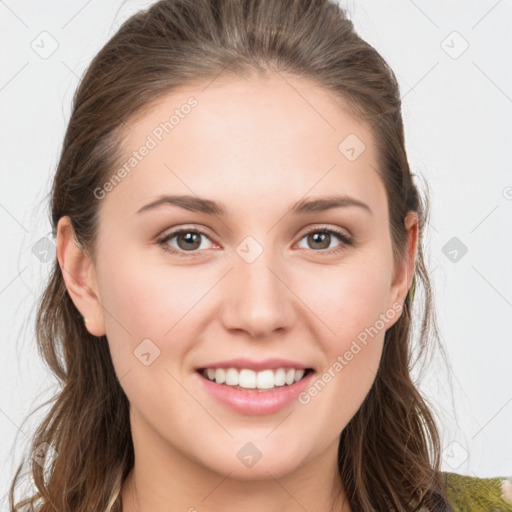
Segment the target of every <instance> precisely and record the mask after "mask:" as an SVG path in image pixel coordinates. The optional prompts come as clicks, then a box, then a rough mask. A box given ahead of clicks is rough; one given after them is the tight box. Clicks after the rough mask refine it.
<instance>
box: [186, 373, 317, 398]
mask: <svg viewBox="0 0 512 512" xmlns="http://www.w3.org/2000/svg"><path fill="white" fill-rule="evenodd" d="M196 372H197V373H198V374H199V375H200V376H201V377H202V378H204V379H206V380H208V381H210V382H213V383H215V384H219V385H221V386H223V387H227V388H232V389H236V390H239V391H246V392H251V391H252V392H258V393H262V392H275V391H279V390H281V389H286V388H289V387H291V386H293V385H294V384H296V383H298V382H300V381H302V380H304V379H306V378H307V377H309V376H310V375H311V374H312V373H315V371H314V370H313V369H312V368H292V367H280V368H275V369H266V370H261V371H255V370H251V369H248V368H242V369H239V368H233V367H230V368H198V369H197V370H196Z"/></svg>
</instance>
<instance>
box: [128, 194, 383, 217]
mask: <svg viewBox="0 0 512 512" xmlns="http://www.w3.org/2000/svg"><path fill="white" fill-rule="evenodd" d="M163 205H173V206H178V207H180V208H183V209H185V210H189V211H191V212H198V213H204V214H206V215H213V216H216V217H227V216H228V209H227V208H226V206H225V205H224V204H223V203H221V202H216V201H213V200H211V199H205V198H201V197H198V196H190V195H163V196H160V197H158V198H157V199H155V200H154V201H151V202H150V203H148V204H146V205H144V206H143V207H142V208H140V209H139V210H137V214H139V213H143V212H146V211H149V210H154V209H156V208H159V207H161V206H163ZM350 206H356V207H359V208H361V209H363V210H365V211H367V212H368V213H370V214H371V215H373V212H372V210H371V208H370V207H369V206H368V205H367V204H366V203H363V202H362V201H360V200H359V199H356V198H354V197H350V196H347V195H342V196H326V197H319V198H314V199H313V198H306V199H301V200H299V201H297V202H296V203H294V204H293V205H291V207H290V208H289V210H290V213H291V214H292V215H306V214H308V213H314V212H323V211H327V210H331V209H333V208H347V207H350Z"/></svg>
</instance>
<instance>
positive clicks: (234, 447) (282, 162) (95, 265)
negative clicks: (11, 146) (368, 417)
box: [57, 75, 418, 512]
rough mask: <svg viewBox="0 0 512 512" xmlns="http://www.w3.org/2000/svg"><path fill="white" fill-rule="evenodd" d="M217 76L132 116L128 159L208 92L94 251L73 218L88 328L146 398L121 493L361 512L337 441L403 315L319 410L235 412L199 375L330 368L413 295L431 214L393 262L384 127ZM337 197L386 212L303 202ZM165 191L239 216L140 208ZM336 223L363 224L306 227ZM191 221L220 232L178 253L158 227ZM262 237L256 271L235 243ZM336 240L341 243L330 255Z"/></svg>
mask: <svg viewBox="0 0 512 512" xmlns="http://www.w3.org/2000/svg"><path fill="white" fill-rule="evenodd" d="M205 85H206V84H202V85H201V86H197V85H196V86H190V87H186V88H183V89H180V90H177V91H173V92H172V93H171V94H169V95H167V96H166V97H164V98H163V99H160V100H158V102H157V103H155V104H154V105H152V107H151V108H148V109H147V110H146V111H145V112H144V115H143V116H140V117H138V118H137V120H134V121H132V122H131V123H128V125H129V130H128V132H127V134H126V139H125V146H124V147H125V149H126V155H127V157H128V156H129V155H130V154H131V152H132V151H133V150H135V149H137V148H139V147H140V146H141V144H143V143H144V140H145V139H146V137H147V135H148V134H150V133H151V132H152V130H153V129H154V128H155V126H157V125H158V124H159V123H160V122H162V121H164V120H166V119H168V116H169V115H168V112H172V111H173V110H174V109H175V108H178V107H179V106H180V105H183V104H184V103H185V102H186V101H187V99H188V98H189V97H190V96H194V97H195V98H196V99H197V100H198V106H197V107H195V108H194V109H193V110H192V111H191V113H190V114H189V115H188V116H186V117H185V118H184V119H181V120H180V123H179V125H177V126H176V127H175V128H174V130H173V131H171V132H170V133H169V134H167V135H165V137H164V138H163V140H162V141H161V142H160V143H159V144H158V146H157V147H156V148H154V149H152V150H151V152H150V153H149V154H148V156H146V157H145V158H144V159H143V160H142V161H141V162H140V163H139V164H138V165H137V167H136V168H135V169H134V171H132V172H131V173H129V174H128V175H127V176H126V177H125V178H124V180H123V181H122V182H121V183H120V184H119V185H117V186H116V187H115V188H114V189H113V190H112V191H110V192H109V193H108V194H107V195H106V197H105V198H103V199H101V200H99V202H100V205H99V206H100V217H99V232H98V239H97V247H96V250H97V256H96V258H95V261H92V260H91V259H90V258H89V257H88V255H87V254H86V253H85V252H84V251H83V250H81V249H80V248H79V247H78V246H77V245H76V244H75V243H74V242H73V236H72V227H71V226H70V223H69V219H68V218H66V217H63V218H62V219H61V220H60V221H59V225H58V235H57V255H58V260H59V263H60V266H61V268H62V269H63V270H65V271H64V272H63V274H64V278H65V281H66V286H67V288H68V290H69V293H70V295H71V298H72V300H73V302H74V304H75V305H76V307H77V309H78V310H79V311H80V312H81V313H82V315H83V316H84V317H85V318H86V319H87V323H86V328H87V329H88V330H89V332H90V333H91V334H93V335H95V336H102V335H104V334H106V335H107V338H108V343H109V346H110V350H111V354H112V359H113V363H114V367H115V370H116V373H117V375H118V377H119V379H120V382H121V385H122V387H123V389H124V391H125V393H126V395H127V397H128V399H129V401H130V415H131V416H130V421H131V428H132V435H133V442H134V448H135V460H136V461H135V467H134V470H133V471H132V472H131V473H130V475H129V477H128V478H127V480H126V481H125V483H124V485H123V489H122V498H123V504H124V511H125V512H138V511H139V510H140V511H143V510H151V511H153V512H160V511H162V512H163V511H168V510H170V507H171V506H172V510H183V511H185V510H190V511H192V510H195V509H197V510H198V511H201V512H203V511H218V510H225V511H235V510H244V511H249V512H251V511H255V512H256V511H261V510H272V511H273V510H275V511H278V510H279V511H283V512H292V511H299V510H301V511H303V510H308V511H311V512H313V511H318V512H320V511H322V512H323V511H326V510H338V511H339V510H344V511H348V510H350V509H349V507H348V505H347V504H346V503H345V504H344V505H343V508H342V503H343V502H344V490H343V485H342V483H341V482H340V479H339V475H338V471H337V462H336V457H337V449H338V443H339V437H340V434H341V432H342V431H343V429H344V427H345V426H346V425H347V423H348V422H349V421H350V419H351V418H352V417H353V415H354V414H355V413H356V412H357V410H358V408H359V407H360V405H361V404H362V402H363V400H364V398H365V397H366V395H367V394H368V392H369V390H370V388H371V386H372V383H373V381H374V378H375V373H376V371H377V368H378V366H379V362H380V358H381V354H382V346H383V340H384V334H385V330H386V329H388V328H389V327H391V326H392V325H393V323H394V322H396V320H398V318H399V314H400V313H398V314H395V315H394V318H391V319H389V320H387V321H386V324H385V327H384V328H382V329H380V330H379V332H378V334H377V335H375V336H374V337H373V338H370V339H369V340H370V341H369V342H368V343H367V345H366V346H364V348H363V349H362V350H361V351H360V352H358V354H357V355H355V356H354V357H353V359H352V360H351V361H349V362H348V363H347V364H346V366H344V367H343V369H342V371H340V372H338V373H336V376H335V377H334V378H333V379H332V380H331V382H329V383H328V384H327V385H326V386H325V388H324V389H323V390H322V391H321V393H319V394H318V395H317V396H316V397H314V398H311V400H310V402H309V403H307V404H301V403H299V402H298V401H294V402H293V403H292V404H291V405H290V406H288V407H286V408H285V409H283V410H281V411H278V412H277V413H274V414H269V415H262V416H248V415H243V414H239V413H236V412H234V411H231V410H229V409H227V408H226V407H225V406H223V405H222V404H220V403H218V402H217V401H216V400H215V399H214V398H212V397H211V396H210V395H209V394H208V393H207V392H206V391H205V390H204V389H203V387H202V386H201V385H200V384H201V382H200V377H199V376H198V375H197V373H196V372H195V369H196V368H197V367H199V366H201V365H202V364H206V363H208V362H212V361H216V360H220V359H229V358H233V357H248V358H251V359H255V360H261V359H266V358H267V357H283V358H287V359H292V360H296V361H299V362H302V363H305V364H307V365H308V366H310V367H312V368H315V369H316V370H317V372H318V375H317V377H319V376H320V375H321V374H322V373H323V372H324V371H327V369H328V368H330V367H332V365H333V363H334V362H335V361H336V360H337V357H338V356H340V355H341V356H343V354H345V352H346V351H347V350H349V348H350V346H351V343H352V342H353V340H355V339H356V338H357V336H358V334H360V333H361V332H362V331H364V329H365V328H368V327H370V326H373V325H374V324H375V323H376V320H378V319H379V315H381V314H386V312H389V311H390V310H393V305H397V304H399V305H402V304H403V302H404V300H405V297H406V295H407V292H408V289H409V287H410V286H411V282H412V277H413V272H414V265H415V259H416V250H417V239H418V224H417V217H416V216H415V215H410V216H408V217H407V219H406V228H407V229H408V235H409V243H408V246H407V248H406V251H405V253H404V259H403V262H402V263H401V264H400V265H398V266H397V267H395V266H394V264H393V258H392V245H391V238H390V231H389V226H388V222H389V220H388V204H387V197H386V193H385V189H384V185H383V183H382V182H381V180H380V178H379V176H378V174H377V172H376V170H375V169H377V168H378V155H377V153H376V150H375V145H374V142H373V139H372V135H371V133H370V131H369V129H368V128H367V127H366V126H365V125H364V124H362V123H360V122H359V121H358V120H357V119H355V118H353V117H352V116H351V115H350V114H349V113H348V111H346V110H345V109H344V108H343V103H342V102H341V100H340V99H336V98H334V97H333V96H332V95H331V94H330V93H329V92H328V91H325V90H324V89H322V88H320V87H319V86H317V85H316V84H314V83H311V82H309V81H306V80H304V79H297V78H293V79H292V78H287V79H286V80H284V79H283V77H282V76H280V75H268V76H266V77H258V78H255V79H251V80H246V79H240V78H238V79H236V78H229V79H224V80H221V78H220V77H219V78H218V79H216V80H215V81H214V82H213V83H210V84H209V85H208V86H207V87H205ZM248 98H249V99H248ZM349 134H356V135H357V137H358V138H359V139H360V140H361V141H363V142H364V144H365V146H366V148H365V150H364V151H363V152H362V153H361V154H360V156H359V157H358V158H356V159H355V160H354V161H350V160H348V159H347V158H346V157H345V156H344V155H343V154H342V153H341V152H340V151H339V150H338V145H339V144H340V142H341V141H343V140H344V139H345V137H347V136H348V135H349ZM333 193H337V194H341V193H345V194H347V195H349V196H352V197H354V198H357V199H358V200H360V201H363V202H364V203H366V204H367V205H368V206H369V207H370V208H371V211H372V213H369V212H367V211H366V210H365V209H363V208H359V207H355V206H350V207H344V208H336V209H331V210H327V211H324V212H314V213H308V214H306V215H302V216H293V215H291V214H290V213H289V211H288V210H289V208H290V205H291V204H293V203H294V202H296V201H298V200H300V199H303V198H305V197H307V198H318V197H321V196H326V195H332V194H333ZM161 194H193V195H197V196H200V197H204V198H208V199H212V200H216V201H222V202H223V203H225V205H226V207H227V208H228V210H229V212H230V216H228V217H226V218H223V219H222V218H217V217H215V216H209V215H206V214H204V213H196V212H191V211H187V210H185V209H180V208H179V207H176V206H171V205H166V206H162V207H161V208H159V209H155V210H151V211H147V212H145V213H142V214H137V213H136V212H137V210H139V208H141V207H142V206H143V205H145V204H147V203H149V202H151V201H152V200H154V199H155V198H157V197H159V196H160V195H161ZM322 226H327V227H328V228H334V229H336V228H338V229H340V230H342V231H344V232H348V233H349V234H351V235H352V236H353V237H354V240H355V244H354V245H345V244H344V243H343V242H342V241H341V240H339V239H338V238H336V236H335V235H331V238H330V242H329V240H327V242H325V245H323V246H322V245H321V244H319V243H318V242H317V244H316V245H315V242H314V240H311V237H310V239H309V240H308V237H307V236H306V234H307V229H308V228H313V227H318V228H321V227H322ZM181 227H185V228H190V229H200V230H201V231H204V232H205V233H206V234H207V236H206V237H204V236H203V237H201V238H200V240H201V245H200V247H199V248H196V249H192V251H190V250H189V251H188V252H187V251H186V249H187V248H189V247H191V246H192V247H197V246H194V244H193V243H192V244H191V242H190V241H189V242H188V245H186V244H187V242H186V241H185V242H183V241H182V243H181V245H179V240H178V237H175V238H174V239H173V240H170V241H168V242H166V243H167V246H169V245H170V246H171V247H173V248H174V249H176V250H178V251H179V250H180V249H181V251H182V253H183V254H184V256H178V255H174V254H170V253H167V252H165V251H164V250H163V249H162V247H161V246H159V244H158V242H157V238H158V237H159V236H160V235H163V234H167V233H170V232H171V231H172V230H173V229H177V228H181ZM247 236H251V237H253V238H254V239H255V240H256V241H257V242H258V243H259V244H260V246H261V248H262V249H263V253H262V254H261V255H260V256H259V257H258V258H257V259H256V260H255V261H254V262H252V263H250V264H249V263H248V262H247V261H245V260H244V259H243V258H242V257H240V256H239V254H238V253H237V252H236V250H237V248H238V247H239V246H240V244H241V243H242V242H243V241H244V239H245V238H246V237H247ZM242 245H243V244H242ZM323 247H327V248H341V250H340V251H339V252H338V253H335V254H330V255H325V254H322V248H323ZM251 250H254V249H251ZM323 250H324V251H325V249H323ZM193 251H195V252H194V253H193V254H192V252H193ZM191 254H192V255H191ZM388 316H389V315H388ZM386 318H387V317H386ZM147 338H149V339H150V340H152V342H153V343H154V344H155V345H156V346H158V348H159V350H160V355H159V357H157V358H156V359H155V360H154V361H153V362H152V363H151V364H150V365H149V366H145V365H144V364H142V363H141V362H140V361H139V360H138V359H137V358H136V357H134V354H133V351H134V350H135V349H136V347H137V346H138V345H139V344H140V343H141V341H142V340H144V339H147ZM248 442H251V443H253V444H254V445H255V446H257V448H258V449H259V451H260V452H261V453H262V457H261V459H260V460H259V461H258V462H257V463H256V464H255V465H253V466H252V467H250V468H248V467H246V466H245V465H244V464H242V463H241V462H240V460H239V459H238V457H237V455H236V454H237V452H238V451H239V450H240V449H241V448H242V447H243V446H244V445H245V444H246V443H248ZM333 500H334V506H332V508H331V505H333V503H332V502H333ZM193 507H195V508H193Z"/></svg>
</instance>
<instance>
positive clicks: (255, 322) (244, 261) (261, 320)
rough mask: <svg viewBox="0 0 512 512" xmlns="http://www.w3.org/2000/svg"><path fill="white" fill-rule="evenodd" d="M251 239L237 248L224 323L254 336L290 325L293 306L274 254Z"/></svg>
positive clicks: (278, 261)
mask: <svg viewBox="0 0 512 512" xmlns="http://www.w3.org/2000/svg"><path fill="white" fill-rule="evenodd" d="M251 238H252V237H247V239H245V240H244V241H243V242H242V243H241V244H240V245H239V246H238V247H237V251H236V252H237V254H236V255H235V262H234V269H233V271H232V272H230V277H229V279H228V286H229V290H228V291H227V294H226V295H227V296H228V297H229V299H228V303H227V304H226V308H225V311H224V315H223V320H224V323H225V327H226V328H231V329H233V328H235V329H236V328H237V329H244V330H246V331H248V332H250V334H251V335H252V336H254V337H257V336H264V335H269V334H271V333H272V331H274V330H276V329H280V328H285V327H287V326H289V325H290V323H291V321H292V315H291V311H292V305H291V303H290V293H291V292H290V291H289V290H288V289H287V287H286V285H285V282H286V278H285V276H284V275H280V274H281V273H282V270H281V269H282V265H280V259H279V258H278V257H276V252H275V251H274V250H272V248H270V247H268V248H264V247H263V246H262V244H260V243H258V242H257V241H256V240H255V239H251Z"/></svg>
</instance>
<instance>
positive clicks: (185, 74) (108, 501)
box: [9, 0, 447, 512]
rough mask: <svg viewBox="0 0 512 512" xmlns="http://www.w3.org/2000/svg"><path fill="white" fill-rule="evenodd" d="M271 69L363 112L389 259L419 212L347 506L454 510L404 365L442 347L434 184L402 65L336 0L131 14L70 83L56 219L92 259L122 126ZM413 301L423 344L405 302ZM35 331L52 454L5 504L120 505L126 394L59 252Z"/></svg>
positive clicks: (46, 445)
mask: <svg viewBox="0 0 512 512" xmlns="http://www.w3.org/2000/svg"><path fill="white" fill-rule="evenodd" d="M266 71H275V72H278V73H283V74H290V75H294V76H297V77H302V78H305V79H309V80H313V81H314V82H316V83H317V84H319V85H320V86H322V87H324V88H325V89H327V90H329V91H331V92H332V93H333V94H334V95H335V96H334V97H338V98H340V99H342V100H343V101H344V104H348V105H349V106H350V109H351V111H352V113H353V114H354V115H356V116H357V118H358V119H361V120H363V121H365V122H367V123H368V126H369V127H370V128H371V130H372V133H373V135H374V138H375V141H376V145H377V150H378V155H379V168H378V169H376V171H377V172H379V175H380V177H381V179H382V181H383V183H384V185H385V189H386V193H387V198H388V204H389V218H390V226H389V228H390V233H391V238H392V243H393V252H394V259H395V262H400V261H401V259H402V258H403V257H404V250H405V248H406V242H407V232H406V229H405V226H404V220H405V217H406V215H407V213H408V212H409V211H411V210H412V211H415V212H417V214H418V217H419V233H420V236H419V247H418V255H417V264H416V269H415V274H414V280H413V286H412V287H411V290H410V292H409V295H408V296H407V299H406V301H405V304H404V308H403V310H402V315H401V317H400V318H399V320H398V321H397V322H396V323H395V324H394V325H393V326H392V327H391V328H390V329H389V330H388V331H387V332H386V334H385V340H384V348H383V354H382V358H381V364H380V368H379V370H378V373H377V375H376V378H375V382H374V384H373V386H372V388H371V390H370V392H369V394H368V395H367V396H366V398H365V400H364V402H363V404H362V405H361V407H360V409H359V410H358V411H357V413H356V414H355V416H354V417H353V418H352V419H351V421H350V422H349V424H348V425H347V426H346V428H345V429H344V430H343V432H342V434H341V439H340V443H339V450H338V453H339V458H338V467H339V472H340V478H341V479H342V482H343V486H344V488H345V490H346V492H347V496H348V499H349V502H350V505H351V508H352V510H353V511H354V512H356V511H378V510H383V509H386V510H395V511H411V510H419V508H420V507H425V509H427V510H432V511H433V510H446V506H447V505H446V503H445V499H444V489H443V484H442V479H441V473H440V438H439V434H438V430H437V428H436V424H435V421H434V416H433V412H431V411H430V407H429V406H428V404H427V402H426V400H425V399H424V398H423V397H422V395H421V393H420V392H419V391H418V389H417V388H416V384H415V382H414V381H413V379H412V377H411V369H412V367H413V366H414V364H416V363H417V362H418V361H421V362H422V363H423V362H425V361H426V357H427V355H428V354H429V353H431V351H432V349H433V348H434V347H437V348H438V349H440V350H441V351H442V352H443V354H444V351H443V347H442V344H441V342H440V337H439V332H438V329H437V322H436V318H435V310H434V307H433V294H432V287H431V283H430V280H429V275H428V271H427V268H426V264H425V260H424V249H423V246H424V243H423V242H424V228H425V226H426V223H427V222H428V219H427V216H428V210H429V209H428V201H427V198H428V194H427V193H425V199H422V197H421V194H420V193H419V190H418V188H417V186H416V185H415V184H414V183H413V175H412V174H411V171H410V168H409V164H408V160H407V155H406V150H405V143H404V133H403V121H402V114H401V98H400V92H399V86H398V83H397V80H396V77H395V75H394V73H393V71H392V70H391V69H390V67H389V66H388V65H387V63H386V61H385V60H384V59H383V58H382V57H381V55H380V54H379V53H378V52H377V51H376V50H375V49H374V48H373V47H372V46H371V45H369V44H368V43H366V42H365V41H363V40H362V39H361V38H360V37H359V36H358V35H357V34H356V32H355V30H354V27H353V24H352V22H351V21H350V20H349V19H348V17H347V15H346V13H345V11H344V10H343V9H342V8H341V7H340V6H338V5H337V4H335V3H333V2H331V1H329V0H161V1H159V2H157V3H155V4H154V5H152V6H151V7H150V8H148V9H146V10H143V11H140V12H139V13H137V14H135V15H134V16H132V17H131V18H129V19H128V20H127V21H126V22H124V24H123V25H122V26H121V27H120V28H119V30H118V31H117V33H116V34H115V35H114V36H113V37H112V38H111V39H110V40H109V41H108V42H107V44H106V45H105V46H104V47H103V48H102V49H101V51H100V52H99V53H98V54H97V55H96V57H95V58H94V60H93V61H92V63H91V64H90V66H89V67H88V69H87V71H86V72H85V75H84V76H83V78H82V79H81V82H80V85H79V87H78V89H77V91H76V93H75V96H74V99H73V109H72V114H71V118H70V120H69V125H68V127H67V131H66V135H65V139H64V143H63V147H62V152H61V155H60V160H59V163H58V167H57V171H56V174H55V178H54V181H53V188H52V196H51V223H52V227H53V230H54V234H55V230H56V227H57V223H58V221H59V219H60V218H61V217H62V216H66V215H67V216H69V217H70V218H71V221H72V225H73V228H74V230H75V234H76V238H77V241H78V242H79V243H80V244H81V245H82V247H83V248H84V250H86V251H87V252H88V253H89V254H90V255H91V257H92V258H93V260H94V254H95V251H94V248H95V239H96V234H97V228H98V206H99V201H98V200H97V198H96V197H95V195H94V190H95V189H97V188H98V187H101V186H102V184H104V183H105V181H107V180H108V178H109V176H110V175H111V174H112V172H113V170H114V169H115V168H116V166H117V165H118V164H119V162H121V159H122V140H123V137H122V135H123V133H124V132H123V129H125V127H126V123H127V122H128V121H129V120H131V119H133V118H134V116H136V115H143V114H144V110H145V109H146V108H147V107H148V106H149V105H150V104H151V103H153V102H154V101H155V100H157V99H158V98H160V97H162V96H163V95H165V94H168V93H169V92H171V91H173V90H174V89H176V88H177V87H182V86H186V85H187V84H192V83H193V82H203V83H207V82H208V81H211V80H213V79H215V77H217V76H218V75H219V74H220V73H221V72H226V73H228V72H229V73H235V74H237V75H239V76H249V75H250V74H251V75H252V74H254V73H262V74H263V73H265V72H266ZM415 291H416V292H417V291H421V297H420V294H419V293H415ZM420 298H421V300H422V303H420V307H419V309H418V318H419V319H420V324H419V330H418V333H417V334H418V335H417V336H416V337H417V340H416V342H417V345H416V349H417V350H416V352H415V353H414V351H413V350H412V341H413V336H412V334H413V331H412V327H413V326H412V320H413V316H412V308H413V302H414V301H416V303H417V301H418V300H419V299H420ZM36 333H37V343H38V348H39V350H40V353H41V355H42V357H43V358H44V360H45V361H46V363H47V364H48V365H49V367H50V368H51V370H52V371H53V372H54V374H55V375H56V377H57V379H58V380H59V383H60V384H61V389H60V391H59V392H58V393H57V394H56V396H55V397H54V398H53V400H52V402H53V405H52V407H51V410H50V412H49V413H48V415H47V416H46V417H45V419H44V421H42V423H41V424H40V425H39V427H38V429H37V431H36V433H35V437H34V439H33V442H32V445H31V452H33V451H34V450H39V451H42V452H44V453H43V455H42V456H41V457H40V458H39V459H38V460H36V459H37V457H35V458H34V457H32V459H31V460H30V461H29V462H30V468H29V473H30V476H31V478H32V479H33V483H34V484H35V487H36V488H37V490H36V489H34V493H33V494H32V495H30V496H29V497H27V498H25V499H23V500H20V501H19V502H16V501H15V497H14V494H15V489H16V487H17V483H18V481H19V480H20V477H21V470H22V467H23V464H21V465H20V466H19V467H18V470H17V472H16V475H15V477H14V479H13V482H12V485H11V488H10V496H9V497H10V505H11V510H13V511H14V510H16V511H17V510H21V509H22V507H24V506H26V505H28V509H27V510H37V511H40V512H50V511H52V512H85V511H98V512H99V511H103V510H107V511H119V510H121V506H122V504H121V500H120V490H121V486H122V483H123V481H124V479H125V478H126V476H127V475H128V473H129V471H130V470H131V468H132V467H133V463H134V451H133V445H132V440H131V431H130V420H129V413H128V411H129V403H128V399H127V397H126V395H125V394H124V392H123V389H122V387H121V385H120V382H119V379H118V378H117V376H116V373H115V371H114V367H113V365H112V361H111V357H110V353H109V348H108V343H107V340H106V337H104V336H103V337H101V338H103V339H100V338H97V337H95V336H92V335H91V334H89V333H88V331H87V330H86V328H85V327H84V324H83V322H82V320H81V316H80V314H79V312H78V311H77V309H76V307H75V306H74V304H73V302H72V301H71V298H70V296H69V294H68V293H67V289H66V286H65V284H64V280H63V276H62V270H61V268H60V267H59V264H58V261H57V260H56V261H55V262H54V266H53V269H52V272H51V275H50V277H49V282H48V284H47V287H46V289H45V291H44V293H43V295H42V297H41V300H40V303H39V304H38V311H37V318H36ZM414 355H415V356H416V357H415V358H414V357H413V356H414ZM413 359H414V361H413ZM24 510H25V509H24Z"/></svg>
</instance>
